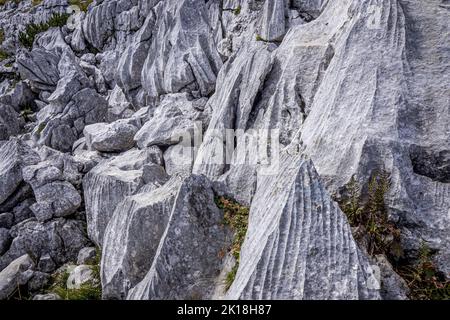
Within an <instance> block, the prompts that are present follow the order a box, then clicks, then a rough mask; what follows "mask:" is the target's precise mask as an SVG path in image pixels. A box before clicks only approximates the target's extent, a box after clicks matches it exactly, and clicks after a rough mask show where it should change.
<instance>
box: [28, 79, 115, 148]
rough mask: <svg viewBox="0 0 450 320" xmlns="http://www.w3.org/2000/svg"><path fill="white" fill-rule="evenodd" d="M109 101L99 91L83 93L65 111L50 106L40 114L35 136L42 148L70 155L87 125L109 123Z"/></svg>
mask: <svg viewBox="0 0 450 320" xmlns="http://www.w3.org/2000/svg"><path fill="white" fill-rule="evenodd" d="M107 111H108V103H107V101H106V100H105V99H104V98H103V97H102V96H100V95H99V94H98V93H97V92H96V91H95V90H93V89H90V88H85V89H82V90H81V91H79V92H77V93H75V94H74V95H73V96H72V98H71V100H70V102H69V103H68V104H67V105H65V106H63V107H61V106H56V105H54V104H49V105H48V106H47V107H45V108H44V109H42V110H40V111H39V113H38V122H39V124H38V125H37V126H36V128H35V130H34V131H33V134H34V136H35V138H36V139H37V141H38V143H39V144H41V145H47V146H50V147H52V148H54V149H57V150H61V151H70V150H71V149H72V146H73V143H74V142H75V141H76V140H78V138H79V136H80V135H81V134H82V132H83V129H84V127H85V126H86V125H89V124H93V123H97V122H102V121H105V120H106V116H107Z"/></svg>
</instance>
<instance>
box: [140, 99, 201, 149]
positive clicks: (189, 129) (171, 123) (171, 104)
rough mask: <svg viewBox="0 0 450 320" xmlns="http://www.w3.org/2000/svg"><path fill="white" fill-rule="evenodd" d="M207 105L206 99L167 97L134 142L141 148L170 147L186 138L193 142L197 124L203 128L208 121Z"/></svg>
mask: <svg viewBox="0 0 450 320" xmlns="http://www.w3.org/2000/svg"><path fill="white" fill-rule="evenodd" d="M205 104H206V99H198V100H191V99H189V97H188V96H187V95H185V94H175V95H168V96H166V97H165V98H164V100H163V101H162V102H161V104H160V105H159V107H158V108H157V109H156V110H155V112H154V114H153V117H152V118H151V119H150V120H149V121H147V122H146V123H145V124H144V125H143V127H142V128H141V129H140V130H139V131H138V132H137V133H136V135H135V137H134V140H136V142H137V145H138V146H139V148H145V147H148V146H152V145H157V146H169V145H173V144H177V143H178V142H180V141H181V140H183V139H186V138H189V139H191V140H193V133H194V128H195V126H196V122H197V121H198V122H199V124H200V126H202V125H203V123H204V122H207V121H208V118H207V115H206V114H204V113H203V110H204V106H205Z"/></svg>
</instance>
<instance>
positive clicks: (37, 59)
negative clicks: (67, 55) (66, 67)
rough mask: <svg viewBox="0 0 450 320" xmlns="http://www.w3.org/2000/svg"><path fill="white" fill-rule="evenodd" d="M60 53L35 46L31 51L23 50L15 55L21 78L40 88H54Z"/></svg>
mask: <svg viewBox="0 0 450 320" xmlns="http://www.w3.org/2000/svg"><path fill="white" fill-rule="evenodd" d="M59 59H60V55H59V54H58V53H55V52H50V51H47V50H45V49H43V48H35V49H33V50H32V51H31V52H27V51H23V52H22V53H21V54H20V55H19V56H18V57H17V66H18V71H19V73H20V75H21V77H22V78H23V79H29V80H30V81H32V83H33V86H34V87H36V88H38V89H40V90H52V89H55V88H56V85H57V83H58V80H59V70H58V63H59Z"/></svg>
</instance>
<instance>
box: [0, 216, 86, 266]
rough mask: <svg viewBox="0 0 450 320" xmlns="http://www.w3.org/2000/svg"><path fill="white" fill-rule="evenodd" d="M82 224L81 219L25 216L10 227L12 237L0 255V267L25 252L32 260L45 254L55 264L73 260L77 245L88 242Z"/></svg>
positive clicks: (81, 245)
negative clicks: (39, 219) (32, 217)
mask: <svg viewBox="0 0 450 320" xmlns="http://www.w3.org/2000/svg"><path fill="white" fill-rule="evenodd" d="M84 228H85V227H84V223H83V222H81V221H76V220H65V219H63V218H59V219H55V220H52V221H49V222H46V223H41V222H37V221H34V220H33V219H30V220H26V221H24V222H22V223H20V224H18V225H16V226H14V227H13V228H12V229H11V231H10V234H11V237H12V238H13V240H12V242H11V246H10V248H9V250H8V251H7V252H6V253H5V254H4V255H3V256H1V257H0V269H3V268H5V267H6V266H7V265H8V264H9V263H11V262H12V261H13V260H14V259H17V258H18V257H20V256H22V255H24V254H25V253H28V254H30V255H32V256H33V259H35V260H36V261H39V259H40V257H42V256H45V255H46V254H48V255H50V257H51V258H52V260H53V261H54V262H55V264H56V265H62V264H64V263H66V262H67V261H75V260H76V258H77V255H78V252H79V251H80V249H81V248H84V247H86V246H87V245H88V244H89V240H88V239H87V237H86V234H85V231H84Z"/></svg>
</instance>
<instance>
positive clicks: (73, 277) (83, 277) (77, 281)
mask: <svg viewBox="0 0 450 320" xmlns="http://www.w3.org/2000/svg"><path fill="white" fill-rule="evenodd" d="M96 281H97V280H96V279H95V277H94V272H93V271H92V266H87V265H81V266H76V267H75V269H73V270H72V272H71V273H70V275H69V278H68V279H67V289H80V287H81V286H82V285H84V284H88V283H91V284H95V282H96Z"/></svg>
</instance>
